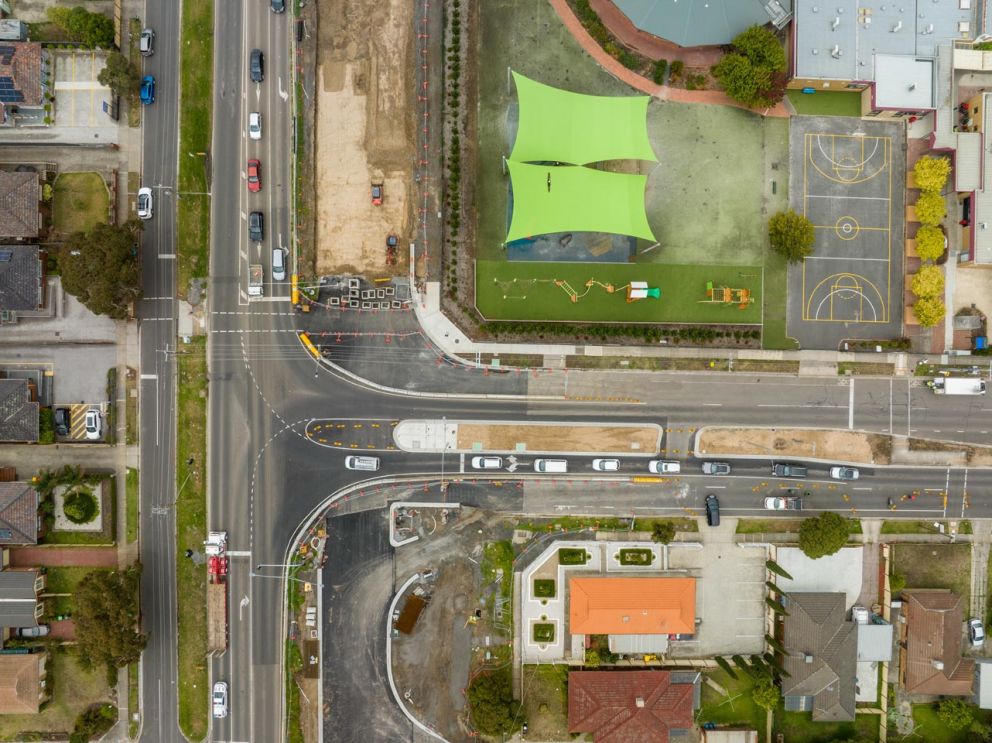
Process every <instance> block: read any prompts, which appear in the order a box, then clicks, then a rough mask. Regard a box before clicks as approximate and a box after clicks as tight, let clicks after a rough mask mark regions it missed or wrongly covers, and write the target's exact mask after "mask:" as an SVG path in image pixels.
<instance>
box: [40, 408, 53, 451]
mask: <svg viewBox="0 0 992 743" xmlns="http://www.w3.org/2000/svg"><path fill="white" fill-rule="evenodd" d="M38 443H39V444H54V443H55V411H54V410H52V409H51V408H42V409H41V410H40V411H39V415H38Z"/></svg>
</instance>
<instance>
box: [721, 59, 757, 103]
mask: <svg viewBox="0 0 992 743" xmlns="http://www.w3.org/2000/svg"><path fill="white" fill-rule="evenodd" d="M713 75H714V76H715V77H716V79H717V80H719V81H720V85H722V86H723V89H724V90H725V91H726V92H727V95H729V96H730V97H731V98H733V99H734V100H735V101H740V102H741V103H743V104H744V105H745V106H751V107H757V106H760V105H761V104H762V99H761V97H760V91H762V90H764V89H765V88H767V87H768V86H769V85H770V84H771V75H770V74H769V73H768V71H767V70H765V69H762V68H760V67H755V66H754V65H753V64H752V63H751V60H749V59H748V58H747V57H745V56H744V55H742V54H733V53H731V54H728V55H726V56H725V57H724V58H723V59H721V60H720V61H719V62H717V63H716V65H714V67H713Z"/></svg>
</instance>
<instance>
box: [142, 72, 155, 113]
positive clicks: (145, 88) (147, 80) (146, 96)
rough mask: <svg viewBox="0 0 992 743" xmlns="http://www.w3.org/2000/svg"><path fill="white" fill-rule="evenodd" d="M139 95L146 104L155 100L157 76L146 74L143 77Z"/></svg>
mask: <svg viewBox="0 0 992 743" xmlns="http://www.w3.org/2000/svg"><path fill="white" fill-rule="evenodd" d="M138 97H139V98H141V102H142V103H144V104H145V105H146V106H147V105H148V104H150V103H154V102H155V78H154V77H152V76H151V75H145V76H144V77H143V78H141V87H140V88H139V89H138Z"/></svg>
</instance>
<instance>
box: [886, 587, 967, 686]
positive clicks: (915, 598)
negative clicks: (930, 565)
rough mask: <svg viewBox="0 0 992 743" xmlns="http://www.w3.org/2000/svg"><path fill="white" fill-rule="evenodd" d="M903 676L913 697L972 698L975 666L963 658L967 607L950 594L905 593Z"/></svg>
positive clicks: (919, 591) (934, 591) (943, 592)
mask: <svg viewBox="0 0 992 743" xmlns="http://www.w3.org/2000/svg"><path fill="white" fill-rule="evenodd" d="M900 624H901V627H900V652H899V672H900V678H901V680H902V685H903V688H904V689H905V690H906V691H907V692H908V693H910V694H928V695H941V696H961V697H963V696H970V695H971V685H972V682H973V680H974V675H975V662H974V661H973V660H972V659H971V658H962V657H961V640H962V637H963V634H964V633H963V626H964V607H963V606H962V601H961V597H960V596H958V595H957V594H954V593H951V592H950V591H946V590H918V589H914V590H912V591H904V592H903V606H902V614H901V616H900Z"/></svg>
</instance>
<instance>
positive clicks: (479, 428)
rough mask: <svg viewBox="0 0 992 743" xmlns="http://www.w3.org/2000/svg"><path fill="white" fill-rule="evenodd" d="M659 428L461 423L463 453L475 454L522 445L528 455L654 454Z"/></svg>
mask: <svg viewBox="0 0 992 743" xmlns="http://www.w3.org/2000/svg"><path fill="white" fill-rule="evenodd" d="M660 436H661V430H660V429H659V428H658V427H656V426H578V425H568V426H541V425H536V426H525V425H518V426H501V425H493V424H485V423H459V424H458V444H457V448H458V449H459V450H464V451H471V450H472V448H473V446H474V445H475V444H480V446H479V447H476V448H479V449H481V450H482V451H511V452H512V451H516V449H517V444H518V443H525V444H526V445H527V448H526V451H527V452H559V453H562V454H568V453H573V452H590V453H595V452H609V453H613V454H654V453H656V452H657V451H658V447H659V446H660V445H661V440H660Z"/></svg>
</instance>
